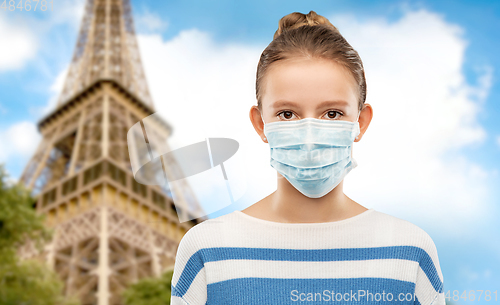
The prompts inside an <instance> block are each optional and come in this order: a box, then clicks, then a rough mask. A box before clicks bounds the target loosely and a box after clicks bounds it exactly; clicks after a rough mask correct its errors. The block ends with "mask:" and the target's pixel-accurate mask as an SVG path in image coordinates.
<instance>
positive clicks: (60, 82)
mask: <svg viewBox="0 0 500 305" xmlns="http://www.w3.org/2000/svg"><path fill="white" fill-rule="evenodd" d="M68 67H69V65H68V66H66V67H65V68H64V69H63V70H61V71H59V74H57V76H56V78H55V79H54V82H53V83H52V85H50V88H49V90H50V98H49V101H48V102H47V104H46V105H45V106H43V107H42V108H41V109H40V112H41V114H42V115H45V114H47V113H49V112H50V111H53V110H54V109H56V106H57V101H58V99H59V94H60V93H61V91H62V88H63V86H64V81H65V80H66V74H67V73H68ZM35 110H37V111H38V108H37V109H35Z"/></svg>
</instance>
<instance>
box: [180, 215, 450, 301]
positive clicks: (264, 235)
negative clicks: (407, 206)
mask: <svg viewBox="0 0 500 305" xmlns="http://www.w3.org/2000/svg"><path fill="white" fill-rule="evenodd" d="M329 302H332V303H333V302H336V303H341V304H390V303H392V302H397V304H398V305H403V304H405V305H406V304H421V305H444V304H445V299H444V291H443V275H442V273H441V269H440V266H439V260H438V255H437V250H436V246H435V244H434V242H433V241H432V239H431V237H430V236H429V235H428V234H427V233H426V232H425V231H424V230H423V229H421V228H420V227H418V226H416V225H414V224H412V223H411V222H409V221H406V220H402V219H400V218H397V217H394V216H391V215H388V214H385V213H382V212H379V211H377V210H374V209H369V210H366V211H364V212H362V213H361V214H358V215H356V216H354V217H350V218H347V219H343V220H340V221H334V222H324V223H279V222H273V221H268V220H263V219H259V218H255V217H253V216H250V215H247V214H245V213H243V212H241V211H234V212H232V213H229V214H226V215H223V216H220V217H217V218H213V219H209V220H206V221H204V222H202V223H200V224H198V225H196V226H194V227H193V228H191V229H190V230H189V231H188V232H187V233H186V234H185V235H184V237H183V238H182V240H181V242H180V244H179V248H178V250H177V257H176V261H175V268H174V274H173V278H172V297H171V305H186V304H189V305H198V304H216V305H224V304H228V305H235V304H256V305H267V304H272V305H281V304H328V303H329ZM395 304H396V303H395Z"/></svg>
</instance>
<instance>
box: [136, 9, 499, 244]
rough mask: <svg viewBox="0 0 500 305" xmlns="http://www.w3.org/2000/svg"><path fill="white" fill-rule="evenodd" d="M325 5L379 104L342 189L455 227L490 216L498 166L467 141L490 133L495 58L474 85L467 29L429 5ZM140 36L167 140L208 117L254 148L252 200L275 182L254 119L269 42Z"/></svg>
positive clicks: (195, 132) (181, 140)
mask: <svg viewBox="0 0 500 305" xmlns="http://www.w3.org/2000/svg"><path fill="white" fill-rule="evenodd" d="M328 17H330V18H329V19H330V21H332V23H334V24H335V25H336V26H337V27H338V28H339V30H340V31H341V33H342V34H343V35H344V36H345V37H346V39H347V40H348V41H349V42H350V43H351V44H352V45H353V46H354V47H355V48H356V49H357V50H358V52H359V53H360V55H361V58H362V59H363V62H364V66H365V69H366V71H365V72H366V76H367V82H368V99H367V102H368V103H370V104H371V105H372V106H373V108H374V118H373V120H372V122H371V125H370V128H369V129H368V131H367V133H366V134H365V136H364V137H363V139H362V141H361V142H359V143H356V144H355V145H354V157H355V158H356V160H357V161H358V163H359V165H358V167H357V168H356V169H355V170H354V171H352V173H350V174H349V176H348V178H347V179H346V180H345V187H344V191H345V193H346V194H347V195H348V196H349V197H351V198H353V199H354V200H356V201H357V202H359V203H360V204H362V205H364V206H367V207H374V208H376V209H379V210H381V211H384V212H387V213H389V214H393V215H397V216H398V217H401V218H404V219H415V220H418V224H424V223H425V224H426V225H429V226H432V225H433V224H434V225H435V226H438V227H439V229H441V230H448V232H447V233H448V234H452V232H451V230H452V229H453V230H455V232H456V233H455V234H457V235H456V236H458V235H459V234H463V233H464V231H467V230H470V227H468V226H467V224H471V223H477V222H480V221H484V218H483V217H487V216H488V214H491V213H488V212H487V211H488V209H490V208H491V206H490V201H489V200H490V198H489V195H490V193H489V191H490V189H488V184H487V183H486V182H487V180H488V177H489V176H490V175H492V173H491V172H490V171H489V169H484V168H482V167H480V166H479V165H476V164H474V163H472V162H471V161H469V160H468V159H467V158H466V156H463V155H461V153H460V148H463V147H466V146H469V145H480V144H481V143H482V142H483V141H484V139H485V138H486V131H485V130H484V128H483V127H482V126H481V125H480V124H479V123H478V121H477V114H478V113H479V112H480V111H481V110H482V106H483V101H484V99H485V97H486V96H487V94H488V92H489V89H490V86H491V75H492V69H491V68H489V67H486V68H485V72H484V74H483V75H482V76H481V78H480V81H479V85H478V86H472V85H470V84H468V83H467V81H466V79H465V77H464V75H463V73H462V65H463V63H464V54H465V49H466V47H467V42H466V41H465V40H464V39H463V38H462V33H463V29H461V28H460V27H458V26H456V25H452V24H449V23H447V22H445V21H444V19H443V17H442V16H440V15H437V14H435V13H432V12H429V11H426V10H418V11H406V12H405V14H404V16H403V17H402V18H401V19H400V20H398V21H396V22H392V23H389V22H387V21H385V20H383V19H372V20H368V21H365V22H361V21H358V20H356V19H355V18H353V17H351V16H346V15H336V16H328ZM139 44H140V49H141V55H142V59H143V63H144V65H145V70H146V74H147V79H148V82H149V84H150V88H151V91H152V95H153V100H154V103H155V106H156V108H157V110H159V112H160V113H162V114H163V116H164V117H165V118H166V119H167V120H168V121H169V122H170V123H172V125H173V126H174V129H175V130H174V134H173V136H172V138H171V140H170V143H171V145H172V146H173V147H180V146H184V145H187V144H190V143H193V142H194V141H195V139H199V138H200V137H203V136H202V135H203V133H204V132H205V131H206V130H207V129H211V130H212V131H213V132H216V133H222V134H224V132H225V131H229V130H230V131H233V133H235V131H237V132H236V133H237V136H236V137H235V138H236V139H237V140H238V141H239V142H240V144H241V146H242V149H243V150H244V151H245V152H246V154H247V155H248V156H249V157H250V158H249V159H248V164H247V167H248V169H249V172H248V174H249V175H248V182H249V187H248V192H247V195H248V197H247V200H248V202H246V203H245V204H246V205H249V204H252V203H254V202H255V201H256V200H259V199H261V198H263V197H265V196H266V195H268V194H269V193H271V192H272V191H274V189H275V188H276V172H275V171H274V169H272V168H271V167H270V166H269V151H268V146H267V144H263V143H262V141H261V140H260V138H259V137H258V135H257V134H256V133H255V131H254V130H253V127H252V125H251V123H250V121H249V119H248V112H249V109H250V107H251V106H252V105H254V104H256V100H255V72H256V67H257V63H258V60H259V56H260V53H261V52H262V50H263V49H264V48H265V47H266V46H265V45H261V46H249V45H235V44H227V45H219V44H216V43H214V42H213V40H212V39H211V36H210V34H208V33H206V32H201V31H199V30H197V29H192V30H186V31H183V32H181V33H180V34H179V35H178V36H177V37H175V38H174V39H172V40H170V41H163V40H162V39H161V37H160V36H159V35H141V36H139ZM250 197H251V198H250ZM203 200H206V199H203ZM240 207H241V208H243V207H244V206H241V205H240ZM482 218H483V219H482ZM480 219H482V220H480ZM457 224H460V225H457ZM460 228H463V230H459V229H460Z"/></svg>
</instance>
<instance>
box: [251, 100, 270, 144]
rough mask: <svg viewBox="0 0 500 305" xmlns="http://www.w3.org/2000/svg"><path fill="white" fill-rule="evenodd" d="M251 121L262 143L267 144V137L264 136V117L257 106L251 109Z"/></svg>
mask: <svg viewBox="0 0 500 305" xmlns="http://www.w3.org/2000/svg"><path fill="white" fill-rule="evenodd" d="M250 121H251V122H252V125H253V128H254V129H255V131H256V132H257V134H258V135H259V137H260V138H261V139H262V141H264V143H267V139H266V135H265V134H264V122H263V121H262V115H261V112H260V110H259V108H258V107H257V106H255V105H254V106H252V108H250Z"/></svg>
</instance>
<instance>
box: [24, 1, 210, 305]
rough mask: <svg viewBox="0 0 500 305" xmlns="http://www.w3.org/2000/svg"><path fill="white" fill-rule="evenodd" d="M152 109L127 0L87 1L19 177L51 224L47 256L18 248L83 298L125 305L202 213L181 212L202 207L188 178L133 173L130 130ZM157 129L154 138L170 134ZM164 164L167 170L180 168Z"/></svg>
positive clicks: (169, 262) (166, 128)
mask: <svg viewBox="0 0 500 305" xmlns="http://www.w3.org/2000/svg"><path fill="white" fill-rule="evenodd" d="M153 113H154V108H153V103H152V101H151V97H150V94H149V90H148V87H147V82H146V79H145V76H144V72H143V68H142V64H141V61H140V56H139V52H138V47H137V43H136V37H135V34H134V26H133V21H132V14H131V6H130V2H129V0H87V3H86V8H85V12H84V16H83V20H82V24H81V29H80V33H79V36H78V40H77V44H76V49H75V51H74V55H73V59H72V62H71V65H70V67H69V69H68V73H67V77H66V81H65V85H64V87H63V90H62V92H61V94H60V97H59V101H58V104H57V107H56V109H54V110H53V111H52V112H51V113H49V114H48V115H46V116H45V117H44V118H42V119H41V120H40V121H39V122H38V129H39V131H40V133H41V134H42V136H43V138H42V140H41V142H40V144H39V146H38V148H37V149H36V152H35V154H34V155H33V157H32V158H31V160H30V161H29V163H28V164H27V165H26V167H25V169H24V172H23V174H22V176H21V178H20V182H22V183H23V184H25V185H26V186H28V187H29V188H31V189H32V190H33V193H34V194H35V195H36V198H37V202H36V209H37V211H38V212H39V213H43V214H45V215H46V216H47V217H46V221H47V226H49V227H52V228H54V229H55V235H54V238H53V240H52V241H51V243H50V244H49V245H48V246H47V247H46V248H45V250H44V253H36V251H35V250H34V248H33V247H30V246H29V244H27V245H26V246H25V247H23V248H22V249H21V250H20V255H21V256H22V257H24V258H27V257H33V256H35V255H37V256H39V257H40V258H42V259H44V260H46V261H47V262H48V263H49V265H50V266H51V267H52V268H53V269H54V270H55V271H56V272H57V273H58V274H59V275H60V277H61V278H62V279H63V281H64V283H65V294H67V295H75V296H77V297H78V298H79V299H80V300H81V301H82V305H91V304H92V305H94V304H95V305H112V304H113V305H114V304H122V301H121V299H120V294H121V292H122V291H123V290H124V289H125V288H126V287H127V286H128V285H129V284H131V283H133V282H135V281H136V280H138V279H140V278H143V277H150V276H159V275H160V274H161V273H162V272H164V271H165V270H167V269H169V268H172V266H173V264H174V259H175V254H176V250H177V246H178V243H179V241H180V239H181V238H182V236H183V235H184V233H185V232H186V231H187V230H189V229H190V228H191V227H192V226H193V225H194V224H196V223H198V222H200V221H203V220H205V219H206V218H205V217H203V218H198V219H195V220H192V221H190V222H181V223H180V222H179V219H178V216H177V212H179V213H188V207H190V209H192V207H193V206H195V207H197V209H201V207H200V206H199V204H198V202H197V201H196V197H195V196H194V194H193V192H192V190H191V189H190V187H189V185H179V186H178V188H176V189H165V188H163V187H161V186H154V185H153V186H151V185H149V186H146V185H142V184H139V183H137V182H136V181H135V180H134V177H133V175H132V170H131V164H130V159H129V148H128V145H127V132H128V130H129V129H130V128H131V127H132V126H133V125H134V124H135V123H136V122H138V121H140V120H141V119H143V118H145V117H147V116H149V115H151V114H153ZM151 126H154V127H155V128H153V129H151V130H148V133H147V136H148V137H149V140H150V141H151V140H152V138H155V137H156V138H157V139H159V140H164V141H166V139H167V138H168V137H169V135H170V134H171V132H172V127H171V126H170V125H169V124H168V123H167V122H165V121H163V120H161V119H155V121H154V124H152V125H151ZM144 136H145V135H140V134H138V135H134V138H136V137H138V138H141V137H144ZM130 155H133V152H132V153H131V154H130ZM164 161H165V170H166V174H167V176H168V172H169V171H171V172H175V171H176V170H179V167H178V164H177V163H176V160H174V159H166V158H165V159H164ZM171 192H174V193H175V195H176V196H175V197H176V198H179V199H176V202H175V206H176V207H177V209H176V207H175V206H174V203H173V199H172V196H171V195H172V194H171ZM199 211H200V210H198V213H197V214H198V215H201V214H200V213H199Z"/></svg>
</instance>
